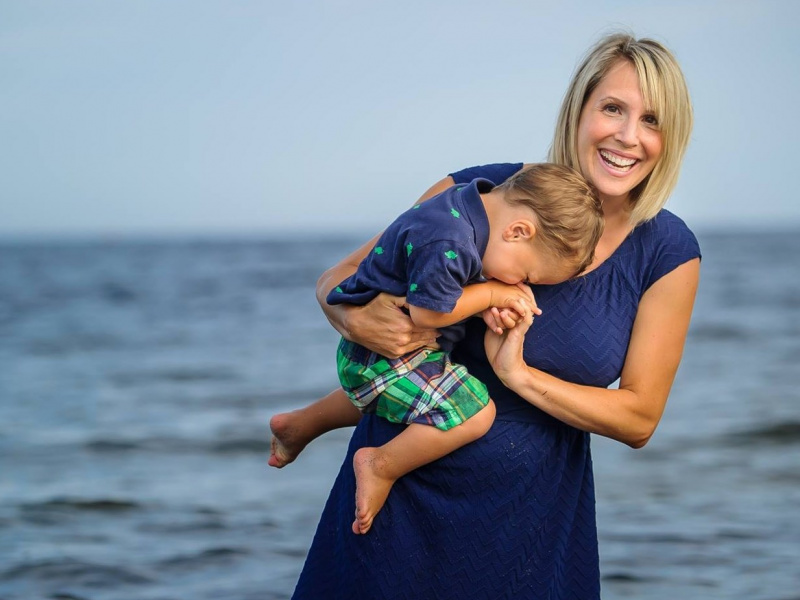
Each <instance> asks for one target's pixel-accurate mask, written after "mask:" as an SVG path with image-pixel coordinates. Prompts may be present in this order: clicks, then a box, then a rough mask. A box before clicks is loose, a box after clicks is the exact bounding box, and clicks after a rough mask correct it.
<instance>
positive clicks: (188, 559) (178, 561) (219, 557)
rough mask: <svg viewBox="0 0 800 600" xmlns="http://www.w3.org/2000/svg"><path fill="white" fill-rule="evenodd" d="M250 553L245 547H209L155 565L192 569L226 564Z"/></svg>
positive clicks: (157, 566) (160, 567)
mask: <svg viewBox="0 0 800 600" xmlns="http://www.w3.org/2000/svg"><path fill="white" fill-rule="evenodd" d="M249 554H251V551H250V550H249V549H247V548H229V547H219V548H209V549H207V550H203V551H202V552H198V553H196V554H181V555H177V556H172V557H170V558H166V559H164V560H161V561H159V562H158V563H156V565H155V567H156V568H158V569H165V570H173V569H179V570H192V569H198V568H203V567H209V566H216V565H228V564H230V563H231V562H233V561H235V560H236V559H237V558H239V557H241V556H246V555H249Z"/></svg>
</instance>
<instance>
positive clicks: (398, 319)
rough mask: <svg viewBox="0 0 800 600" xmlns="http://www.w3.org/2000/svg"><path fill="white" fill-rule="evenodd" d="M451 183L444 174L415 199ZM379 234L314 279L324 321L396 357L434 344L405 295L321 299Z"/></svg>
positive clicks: (346, 335) (432, 333) (433, 334)
mask: <svg viewBox="0 0 800 600" xmlns="http://www.w3.org/2000/svg"><path fill="white" fill-rule="evenodd" d="M452 185H455V181H453V178H452V177H449V176H448V177H445V178H444V179H442V180H440V181H438V182H436V183H435V184H434V185H433V186H431V187H430V188H429V189H428V190H427V191H426V192H425V193H424V194H423V195H422V196H421V197H420V199H419V200H417V203H420V202H424V201H425V200H427V199H429V198H431V197H432V196H435V195H436V194H438V193H440V192H443V191H444V190H446V189H447V188H449V187H450V186H452ZM378 237H380V235H377V236H375V237H374V238H373V239H371V240H370V241H369V242H367V243H366V244H364V245H363V246H361V247H360V248H358V249H357V250H355V251H354V252H352V253H351V254H349V255H348V256H346V257H345V258H343V259H342V260H341V261H339V262H338V263H337V264H335V265H334V266H333V267H331V268H330V269H328V270H327V271H325V272H324V273H323V274H322V276H321V277H320V278H319V280H318V281H317V302H319V304H320V306H321V307H322V311H323V312H324V313H325V316H326V317H327V319H328V321H330V323H331V325H333V327H334V328H335V329H336V331H338V332H339V333H340V334H341V335H342V336H343V337H344V338H345V339H348V340H350V341H353V342H356V343H358V344H361V345H362V346H365V347H367V348H369V349H370V350H373V351H374V352H377V353H379V354H382V355H384V356H388V357H392V358H396V357H398V356H401V355H403V354H406V353H408V352H411V351H412V350H416V349H418V348H422V347H423V346H431V345H435V344H436V336H437V332H436V330H435V329H426V328H421V327H416V326H415V325H414V323H413V322H412V321H411V319H410V318H409V317H408V315H406V314H405V312H403V310H402V307H404V306H405V298H399V297H397V296H390V295H389V294H380V295H379V296H378V297H377V298H375V299H374V300H373V301H372V302H370V303H369V304H366V305H364V306H352V305H348V304H338V305H335V306H331V305H329V304H328V303H327V302H326V301H325V299H326V298H327V296H328V294H329V293H330V291H331V290H332V289H333V288H334V287H336V286H337V285H339V283H341V282H342V281H343V280H345V279H346V278H347V277H349V276H350V275H352V274H353V273H355V272H356V269H357V268H358V265H359V264H360V263H361V261H362V260H364V258H365V257H366V256H367V255H368V254H369V252H370V250H371V249H372V248H373V247H374V246H375V243H376V242H377V240H378Z"/></svg>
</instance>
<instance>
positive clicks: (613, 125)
mask: <svg viewBox="0 0 800 600" xmlns="http://www.w3.org/2000/svg"><path fill="white" fill-rule="evenodd" d="M661 148H662V141H661V131H660V129H659V124H658V120H657V119H656V117H655V115H653V113H651V112H649V111H648V110H647V109H646V107H645V103H644V98H642V93H641V91H640V90H639V76H638V75H637V74H636V69H635V68H634V67H633V65H632V64H631V63H630V62H628V61H627V60H624V59H623V60H620V61H619V62H617V63H616V64H615V65H614V66H613V67H611V69H609V71H608V73H606V75H605V77H603V79H601V80H600V83H599V84H598V85H597V87H596V88H595V89H594V91H593V92H592V93H591V95H590V96H589V98H588V100H587V101H586V104H585V105H584V106H583V109H582V110H581V118H580V121H579V123H578V161H579V166H580V170H581V173H583V176H584V177H586V179H588V180H589V181H590V182H591V183H592V184H594V186H595V187H596V188H597V190H598V192H599V193H600V196H601V198H602V199H604V200H605V199H610V198H626V199H627V196H628V194H629V193H630V191H631V190H632V189H633V188H635V187H636V186H637V185H638V184H639V183H641V182H642V180H643V179H644V178H645V177H647V175H649V174H650V172H651V171H652V170H653V168H654V167H655V166H656V163H657V162H658V159H659V157H660V156H661Z"/></svg>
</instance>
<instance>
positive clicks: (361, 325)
mask: <svg viewBox="0 0 800 600" xmlns="http://www.w3.org/2000/svg"><path fill="white" fill-rule="evenodd" d="M406 306H407V305H406V299H405V298H403V297H398V296H391V295H389V294H379V295H378V296H376V297H375V299H374V300H372V301H371V302H369V303H368V304H365V305H364V306H349V307H347V309H346V311H347V312H346V313H345V317H344V319H345V328H344V329H345V331H346V333H347V335H345V337H346V338H347V339H348V340H350V341H351V342H356V343H357V344H361V345H362V346H364V347H366V348H369V349H370V350H372V351H373V352H377V353H378V354H382V355H383V356H387V357H389V358H397V357H399V356H402V355H403V354H407V353H408V352H412V351H414V350H417V349H419V348H422V347H425V346H427V347H429V348H438V344H437V343H436V338H437V337H438V336H439V332H438V331H437V330H436V329H424V328H422V327H417V326H415V325H414V323H413V322H412V321H411V319H410V318H409V316H408V315H407V314H406V313H405V312H404V311H403V308H404V307H406Z"/></svg>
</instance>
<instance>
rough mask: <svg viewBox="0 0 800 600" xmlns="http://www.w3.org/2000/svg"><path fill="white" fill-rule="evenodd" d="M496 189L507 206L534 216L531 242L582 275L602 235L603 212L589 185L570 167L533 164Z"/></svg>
mask: <svg viewBox="0 0 800 600" xmlns="http://www.w3.org/2000/svg"><path fill="white" fill-rule="evenodd" d="M496 189H498V190H503V192H504V193H503V197H504V199H505V201H506V202H508V203H510V204H523V205H525V206H527V207H528V208H530V209H531V210H532V211H533V213H534V214H535V216H536V226H537V229H536V236H535V237H534V241H535V243H539V244H541V245H542V247H544V248H545V249H546V250H547V251H549V252H551V253H552V254H554V255H555V256H557V257H559V258H560V259H563V260H566V261H569V263H570V264H572V265H573V266H574V267H575V275H578V274H579V273H581V272H583V271H584V270H585V269H586V268H587V267H588V266H589V265H590V264H591V263H592V260H593V258H594V249H595V246H597V242H598V241H600V236H601V235H602V234H603V223H604V221H603V211H602V208H601V206H600V200H599V198H598V197H597V193H596V192H595V189H594V187H593V186H592V185H590V184H589V183H588V182H587V181H586V179H584V178H583V176H582V175H581V174H580V173H579V172H578V171H576V170H575V169H572V168H570V167H566V166H564V165H555V164H551V163H541V164H534V165H530V166H528V167H526V168H525V169H523V170H522V171H519V172H518V173H516V174H515V175H514V176H512V177H510V178H509V179H508V180H506V181H505V182H504V183H503V184H501V185H499V186H498V187H497V188H496Z"/></svg>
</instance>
